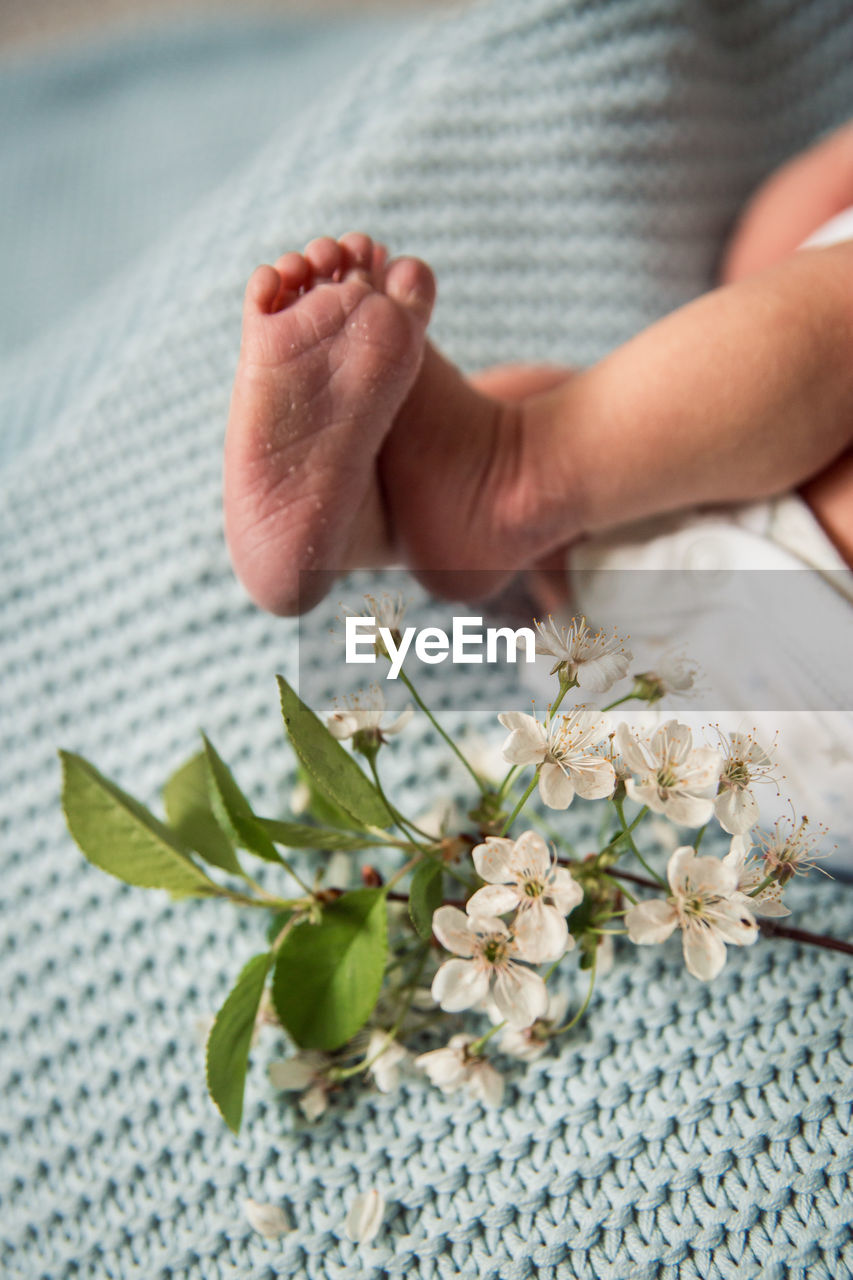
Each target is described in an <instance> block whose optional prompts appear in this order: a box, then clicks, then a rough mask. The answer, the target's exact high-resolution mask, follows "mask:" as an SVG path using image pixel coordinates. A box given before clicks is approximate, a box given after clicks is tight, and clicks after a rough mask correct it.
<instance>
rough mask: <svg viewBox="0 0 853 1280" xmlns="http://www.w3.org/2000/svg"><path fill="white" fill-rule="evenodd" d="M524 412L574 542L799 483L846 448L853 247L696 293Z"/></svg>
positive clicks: (852, 402) (850, 414)
mask: <svg viewBox="0 0 853 1280" xmlns="http://www.w3.org/2000/svg"><path fill="white" fill-rule="evenodd" d="M525 410H526V413H525V417H526V426H527V433H528V438H529V440H530V442H531V448H536V449H541V450H542V451H543V453H544V455H545V456H546V457H548V458H550V459H551V462H552V465H553V467H554V468H555V472H554V475H555V480H554V495H555V497H556V495H557V494H558V493H559V492H560V491H562V492H563V493H565V494H569V495H571V496H572V499H573V501H574V503H575V509H576V515H577V518H578V520H579V523H580V525H581V527H582V528H583V530H584V531H585V532H594V531H596V530H599V529H603V528H606V527H612V526H614V525H618V524H622V523H626V522H629V521H632V520H636V519H639V518H641V517H644V516H647V515H651V514H657V513H660V512H664V511H668V510H675V509H678V508H682V507H690V506H696V505H702V504H707V503H718V502H729V501H740V500H747V499H753V498H759V497H763V496H767V495H770V494H773V493H778V492H780V491H783V490H785V489H788V488H790V487H792V486H793V485H796V484H798V483H800V482H801V481H802V480H803V479H804V478H805V477H808V476H812V475H815V474H816V473H818V472H820V471H821V470H822V469H823V468H824V467H826V466H827V464H828V463H830V462H831V461H832V460H833V459H835V458H837V457H838V456H839V455H841V454H842V453H843V452H844V450H845V449H846V448H847V446H848V445H849V444H850V442H851V438H853V243H845V244H841V245H835V246H832V247H830V248H826V249H819V250H817V249H816V250H810V251H808V252H803V253H799V254H794V255H792V256H790V257H788V258H786V259H784V261H782V262H780V263H777V264H776V265H775V266H773V267H770V268H768V269H767V270H765V271H761V272H759V273H758V274H756V275H754V276H751V277H750V278H748V279H745V280H741V281H740V282H739V283H737V284H732V285H728V286H725V287H723V288H720V289H716V290H714V291H713V292H711V293H708V294H705V295H704V296H703V297H701V298H699V299H697V300H696V301H695V302H693V303H691V304H689V305H688V306H686V307H683V308H681V309H680V310H679V311H677V312H675V313H673V314H672V315H670V316H667V317H666V318H665V319H663V320H661V321H660V322H658V323H657V324H655V325H653V326H651V327H650V328H649V329H647V330H645V331H643V332H642V333H641V334H639V335H638V336H637V337H635V338H634V339H632V340H631V341H630V342H628V343H627V344H625V346H623V347H620V348H619V349H618V350H617V351H615V352H613V353H612V354H611V355H609V356H608V357H606V358H605V359H604V360H602V361H601V362H600V363H599V364H597V365H595V366H593V367H592V368H591V369H589V370H586V371H585V372H583V373H581V374H578V375H577V376H575V377H573V378H571V379H570V380H568V381H567V382H565V383H563V384H562V385H561V386H558V387H556V388H555V389H552V390H550V391H546V392H545V393H544V394H542V395H539V396H536V397H534V398H533V399H531V400H529V401H527V402H526V405H525Z"/></svg>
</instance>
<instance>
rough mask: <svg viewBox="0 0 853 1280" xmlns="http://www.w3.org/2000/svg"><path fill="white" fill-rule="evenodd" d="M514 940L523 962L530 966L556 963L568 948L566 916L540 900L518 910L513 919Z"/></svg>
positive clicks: (572, 940)
mask: <svg viewBox="0 0 853 1280" xmlns="http://www.w3.org/2000/svg"><path fill="white" fill-rule="evenodd" d="M514 931H515V941H516V943H517V945H518V954H519V955H520V957H521V959H522V960H528V961H529V962H530V963H531V964H545V963H546V961H549V960H559V958H560V956H562V955H564V954H565V952H566V950H567V949H568V947H569V945H570V941H571V942H574V939H573V938H571V939H570V935H569V927H568V925H567V924H566V917H565V916H564V915H561V914H560V912H559V911H558V910H557V908H556V907H549V906H546V904H545V903H544V902H543V901H542V899H541V898H540V899H539V900H538V901H536V902H533V903H532V904H531V905H530V906H529V907H526V908H523V909H522V910H521V911H519V913H518V915H517V916H516V919H515V929H514Z"/></svg>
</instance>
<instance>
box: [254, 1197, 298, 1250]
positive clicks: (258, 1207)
mask: <svg viewBox="0 0 853 1280" xmlns="http://www.w3.org/2000/svg"><path fill="white" fill-rule="evenodd" d="M243 1212H244V1213H245V1215H246V1217H247V1218H248V1219H249V1225H250V1226H252V1227H254V1229H255V1231H258V1232H260V1234H261V1235H262V1236H266V1237H267V1239H269V1240H277V1239H278V1237H279V1236H283V1235H287V1233H288V1231H292V1230H293V1227H292V1224H291V1222H290V1219H289V1218H288V1216H287V1214H286V1213H285V1211H284V1209H282V1208H281V1206H280V1205H277V1204H261V1203H260V1202H259V1201H258V1200H251V1199H248V1198H247V1199H246V1200H244V1201H243Z"/></svg>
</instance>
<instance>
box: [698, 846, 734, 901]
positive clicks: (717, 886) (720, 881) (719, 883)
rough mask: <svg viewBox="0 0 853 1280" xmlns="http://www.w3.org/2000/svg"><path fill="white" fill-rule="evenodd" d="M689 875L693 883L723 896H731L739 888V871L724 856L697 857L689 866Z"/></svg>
mask: <svg viewBox="0 0 853 1280" xmlns="http://www.w3.org/2000/svg"><path fill="white" fill-rule="evenodd" d="M688 877H689V880H690V884H691V885H695V886H696V887H701V888H702V889H705V890H706V891H708V892H710V893H715V894H718V895H719V896H720V897H721V898H730V897H731V895H732V894H733V893H734V892H735V890H736V889H737V881H738V877H737V872H736V871H735V869H734V867H733V866H731V864H730V863H726V862H724V861H723V859H722V858H708V857H704V856H703V857H701V858H700V857H698V856H697V857H695V858H694V860H693V862H692V863H691V864H690V865H689V867H688Z"/></svg>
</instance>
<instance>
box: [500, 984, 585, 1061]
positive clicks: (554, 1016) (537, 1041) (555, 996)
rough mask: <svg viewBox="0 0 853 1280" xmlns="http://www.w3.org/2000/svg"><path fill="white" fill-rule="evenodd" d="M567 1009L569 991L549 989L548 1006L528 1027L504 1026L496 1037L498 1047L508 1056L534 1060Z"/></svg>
mask: <svg viewBox="0 0 853 1280" xmlns="http://www.w3.org/2000/svg"><path fill="white" fill-rule="evenodd" d="M568 1010H569V993H568V991H566V990H560V991H549V992H548V1007H547V1008H546V1010H545V1012H544V1014H543V1015H542V1017H541V1018H537V1019H536V1021H535V1022H534V1023H533V1025H532V1026H530V1027H524V1028H523V1029H521V1030H519V1029H518V1028H516V1027H504V1028H503V1030H502V1031H501V1032H500V1034H499V1037H498V1048H499V1049H500V1051H501V1053H505V1054H507V1056H508V1057H510V1058H518V1059H520V1060H521V1061H522V1062H535V1061H536V1059H537V1058H540V1057H541V1056H542V1054H543V1053H544V1052H545V1050H546V1048H547V1047H548V1039H549V1037H550V1035H551V1033H552V1032H553V1031H554V1029H555V1028H556V1027H559V1026H561V1025H562V1023H563V1022H564V1021H565V1018H566V1014H567V1013H568Z"/></svg>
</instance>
